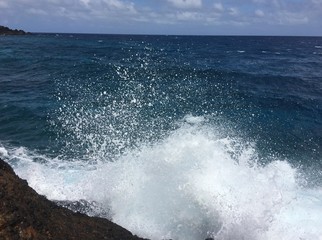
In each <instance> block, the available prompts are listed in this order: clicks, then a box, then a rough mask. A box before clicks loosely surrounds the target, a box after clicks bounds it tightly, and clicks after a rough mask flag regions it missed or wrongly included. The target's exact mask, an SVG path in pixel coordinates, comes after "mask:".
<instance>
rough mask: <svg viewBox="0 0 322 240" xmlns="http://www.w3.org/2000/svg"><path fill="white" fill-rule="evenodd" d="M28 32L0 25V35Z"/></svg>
mask: <svg viewBox="0 0 322 240" xmlns="http://www.w3.org/2000/svg"><path fill="white" fill-rule="evenodd" d="M25 34H29V33H27V32H25V31H23V30H17V29H10V28H8V27H4V26H0V35H25Z"/></svg>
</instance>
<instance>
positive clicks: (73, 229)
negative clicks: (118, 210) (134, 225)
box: [0, 159, 142, 240]
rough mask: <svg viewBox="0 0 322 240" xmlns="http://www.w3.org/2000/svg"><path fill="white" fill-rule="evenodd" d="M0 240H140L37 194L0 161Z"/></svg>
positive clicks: (102, 220) (121, 229) (7, 165)
mask: <svg viewBox="0 0 322 240" xmlns="http://www.w3.org/2000/svg"><path fill="white" fill-rule="evenodd" d="M0 239H4V240H14V239H23V240H25V239H26V240H27V239H35V240H38V239H39V240H41V239H55V240H59V239H62V240H63V239H66V240H69V239H75V240H76V239H77V240H82V239H83V240H90V239H95V240H100V239H106V240H112V239H113V240H116V239H119V240H127V239H128V240H140V239H142V238H139V237H137V236H134V235H133V234H132V233H131V232H129V231H128V230H126V229H124V228H122V227H120V226H118V225H117V224H115V223H113V222H111V221H109V220H107V219H104V218H98V217H89V216H87V215H85V214H81V213H74V212H72V211H71V210H69V209H66V208H63V207H60V206H58V205H57V204H55V203H53V202H51V201H49V200H47V199H46V198H45V197H44V196H41V195H39V194H38V193H36V191H34V190H33V189H32V188H30V187H29V186H28V183H27V181H25V180H22V179H20V178H19V177H18V176H17V175H16V174H15V173H14V171H13V169H12V168H11V167H10V165H9V164H7V163H6V162H4V161H3V160H1V159H0Z"/></svg>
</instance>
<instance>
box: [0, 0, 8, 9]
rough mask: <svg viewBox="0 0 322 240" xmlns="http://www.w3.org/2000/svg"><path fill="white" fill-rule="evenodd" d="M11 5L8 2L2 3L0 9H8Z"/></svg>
mask: <svg viewBox="0 0 322 240" xmlns="http://www.w3.org/2000/svg"><path fill="white" fill-rule="evenodd" d="M8 7H9V4H8V2H6V1H0V8H8Z"/></svg>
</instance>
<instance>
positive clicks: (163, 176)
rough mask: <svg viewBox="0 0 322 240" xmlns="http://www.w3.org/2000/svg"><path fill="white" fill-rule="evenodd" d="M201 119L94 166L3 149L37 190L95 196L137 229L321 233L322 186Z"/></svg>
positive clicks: (54, 195) (57, 195) (293, 235)
mask: <svg viewBox="0 0 322 240" xmlns="http://www.w3.org/2000/svg"><path fill="white" fill-rule="evenodd" d="M203 121H204V120H203V118H202V117H200V118H199V117H193V116H187V117H186V118H185V121H183V123H182V126H181V127H180V128H179V129H177V130H175V131H174V132H172V134H170V135H169V136H168V137H166V138H164V139H162V140H160V141H159V142H157V143H154V144H152V145H151V144H145V145H144V144H143V145H142V146H141V147H140V148H138V149H136V150H130V151H128V152H126V153H125V154H123V155H122V156H120V157H119V158H118V159H115V160H114V161H113V162H105V163H103V162H98V163H97V165H95V166H93V165H85V166H84V165H83V166H80V162H76V161H74V162H70V163H66V162H62V161H60V160H59V159H46V161H43V162H44V163H36V162H34V161H32V158H33V156H34V154H32V153H30V152H28V151H27V150H26V149H22V148H20V149H16V150H14V149H13V150H6V151H7V152H8V154H7V155H8V156H7V160H8V161H9V162H10V161H12V160H13V159H16V160H15V161H16V163H17V164H15V169H16V171H17V172H18V174H19V175H20V176H21V177H23V178H25V179H27V180H28V182H29V184H30V185H31V186H32V187H33V188H35V189H36V190H37V191H38V192H39V193H41V194H45V195H46V196H47V197H48V198H50V199H56V200H78V199H85V200H87V201H95V202H96V203H98V204H99V205H100V206H103V207H104V208H105V209H109V210H110V212H111V214H112V218H113V220H114V221H115V222H116V223H118V224H120V225H122V226H123V227H125V228H127V229H129V230H131V231H132V232H133V233H135V234H137V235H139V236H143V237H148V238H151V239H170V238H171V239H184V240H189V239H191V240H197V239H205V238H206V237H213V238H214V239H222V240H227V239H248V240H252V239H254V240H255V239H256V240H257V239H258V240H262V239H265V240H268V239H269V240H271V239H273V240H274V239H286V240H293V239H321V236H322V229H321V226H322V218H321V216H322V200H321V199H322V189H317V188H316V189H307V188H304V187H301V186H299V184H298V183H297V182H298V181H297V176H298V175H297V170H296V169H294V168H292V167H291V166H290V165H289V164H288V163H287V162H286V161H279V160H276V161H272V162H271V163H270V164H268V165H265V166H260V165H259V164H258V163H257V155H256V148H255V147H254V146H252V144H249V143H248V144H246V143H244V142H242V141H241V140H238V139H232V138H229V137H224V138H223V137H222V135H221V137H219V134H217V133H216V131H215V130H214V128H213V127H210V126H205V125H202V124H201V123H202V122H203ZM38 158H39V156H38ZM43 158H44V159H45V157H43ZM83 163H84V162H82V164H83Z"/></svg>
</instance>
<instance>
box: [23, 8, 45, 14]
mask: <svg viewBox="0 0 322 240" xmlns="http://www.w3.org/2000/svg"><path fill="white" fill-rule="evenodd" d="M26 12H27V13H29V14H34V15H48V13H47V12H46V11H44V10H42V9H37V8H29V9H27V10H26Z"/></svg>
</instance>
